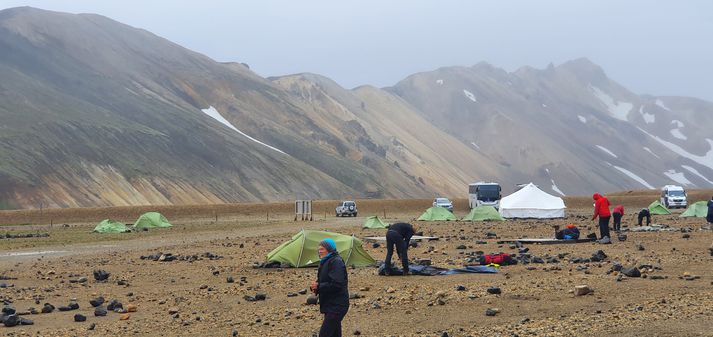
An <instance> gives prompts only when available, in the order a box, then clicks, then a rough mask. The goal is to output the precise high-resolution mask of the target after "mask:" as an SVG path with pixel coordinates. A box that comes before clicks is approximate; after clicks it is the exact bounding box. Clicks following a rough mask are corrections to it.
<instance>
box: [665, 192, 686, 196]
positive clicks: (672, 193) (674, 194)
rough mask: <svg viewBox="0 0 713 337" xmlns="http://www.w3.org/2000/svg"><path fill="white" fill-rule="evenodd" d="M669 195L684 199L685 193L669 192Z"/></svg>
mask: <svg viewBox="0 0 713 337" xmlns="http://www.w3.org/2000/svg"><path fill="white" fill-rule="evenodd" d="M668 194H669V195H670V196H672V197H682V196H684V194H683V191H669V192H668Z"/></svg>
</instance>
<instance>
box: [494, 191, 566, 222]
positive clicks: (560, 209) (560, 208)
mask: <svg viewBox="0 0 713 337" xmlns="http://www.w3.org/2000/svg"><path fill="white" fill-rule="evenodd" d="M565 208H567V207H566V206H565V205H564V200H562V198H560V197H556V196H554V195H551V194H548V193H546V192H544V191H542V190H541V189H539V188H537V186H535V184H533V183H529V184H527V185H525V186H524V187H523V188H521V189H520V190H519V191H517V192H515V193H513V194H510V195H508V196H506V197H504V198H502V200H500V215H501V216H502V217H503V218H537V219H552V218H564V209H565Z"/></svg>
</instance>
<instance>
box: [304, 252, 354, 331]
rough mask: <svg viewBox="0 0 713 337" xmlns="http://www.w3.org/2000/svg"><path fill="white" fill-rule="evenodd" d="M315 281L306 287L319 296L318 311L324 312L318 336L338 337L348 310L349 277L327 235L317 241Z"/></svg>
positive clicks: (342, 261)
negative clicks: (317, 258)
mask: <svg viewBox="0 0 713 337" xmlns="http://www.w3.org/2000/svg"><path fill="white" fill-rule="evenodd" d="M317 253H318V254H319V269H318V270H317V281H312V284H311V285H310V289H312V292H313V293H315V295H317V296H319V312H321V313H322V314H324V320H323V321H322V327H321V328H320V329H319V337H341V336H342V320H343V319H344V316H346V314H347V311H349V290H348V285H349V280H348V277H347V267H346V265H345V264H344V260H342V257H341V256H339V252H337V244H336V243H335V242H334V240H332V239H330V238H327V239H324V240H322V241H321V242H320V243H319V248H318V250H317Z"/></svg>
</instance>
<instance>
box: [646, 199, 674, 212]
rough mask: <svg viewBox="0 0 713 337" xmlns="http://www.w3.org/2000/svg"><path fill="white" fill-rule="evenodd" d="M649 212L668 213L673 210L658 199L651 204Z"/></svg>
mask: <svg viewBox="0 0 713 337" xmlns="http://www.w3.org/2000/svg"><path fill="white" fill-rule="evenodd" d="M649 212H651V215H666V214H671V211H669V210H668V208H666V206H664V205H663V204H661V202H660V201H658V200H656V201H654V202H652V203H651V205H649Z"/></svg>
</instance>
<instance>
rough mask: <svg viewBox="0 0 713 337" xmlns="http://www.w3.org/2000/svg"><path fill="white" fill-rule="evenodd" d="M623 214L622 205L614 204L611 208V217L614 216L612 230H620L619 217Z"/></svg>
mask: <svg viewBox="0 0 713 337" xmlns="http://www.w3.org/2000/svg"><path fill="white" fill-rule="evenodd" d="M623 216H624V206H623V205H616V207H614V209H613V210H612V218H614V230H615V231H616V232H617V233H619V231H621V218H622V217H623Z"/></svg>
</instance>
